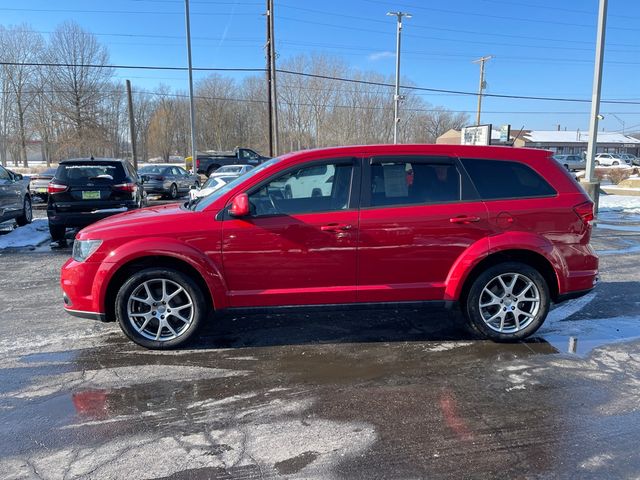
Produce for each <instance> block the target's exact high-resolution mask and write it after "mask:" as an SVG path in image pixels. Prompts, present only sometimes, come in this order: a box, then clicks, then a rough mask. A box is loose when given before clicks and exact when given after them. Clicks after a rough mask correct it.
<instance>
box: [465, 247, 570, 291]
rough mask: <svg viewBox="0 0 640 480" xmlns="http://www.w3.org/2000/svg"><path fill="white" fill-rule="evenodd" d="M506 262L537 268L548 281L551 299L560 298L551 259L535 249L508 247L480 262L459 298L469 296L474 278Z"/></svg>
mask: <svg viewBox="0 0 640 480" xmlns="http://www.w3.org/2000/svg"><path fill="white" fill-rule="evenodd" d="M504 262H521V263H524V264H526V265H529V266H530V267H532V268H535V269H536V270H537V271H538V272H540V274H541V275H542V277H543V278H544V280H545V281H546V282H547V286H548V287H549V293H550V294H551V300H552V301H555V300H556V299H557V298H558V295H559V288H560V287H559V280H558V275H557V273H556V271H555V269H554V268H553V265H552V264H551V262H550V261H549V259H547V258H546V257H545V256H544V255H542V254H541V253H538V252H534V251H533V250H526V249H508V250H500V251H498V252H495V253H492V254H490V255H488V256H487V257H485V258H483V259H482V260H481V261H480V262H478V263H477V264H476V265H475V266H474V267H473V268H472V269H471V270H470V271H469V273H468V274H467V276H466V278H465V279H464V281H463V283H462V287H461V288H460V293H459V295H458V299H459V300H460V301H463V300H464V299H465V298H466V297H467V295H468V293H469V289H470V288H471V285H472V284H473V282H474V280H475V279H476V278H478V276H479V275H480V274H481V273H482V272H483V271H485V270H486V269H488V268H491V267H492V266H494V265H498V264H499V263H504Z"/></svg>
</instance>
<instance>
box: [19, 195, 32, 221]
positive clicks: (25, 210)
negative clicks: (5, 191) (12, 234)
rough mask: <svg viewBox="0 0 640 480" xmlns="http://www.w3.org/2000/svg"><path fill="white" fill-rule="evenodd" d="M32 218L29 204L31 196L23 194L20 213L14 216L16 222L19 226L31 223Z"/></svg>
mask: <svg viewBox="0 0 640 480" xmlns="http://www.w3.org/2000/svg"><path fill="white" fill-rule="evenodd" d="M32 220H33V207H32V205H31V198H29V197H28V196H26V195H25V197H24V204H23V205H22V215H20V216H19V217H18V218H16V223H17V224H18V225H20V226H21V227H22V226H24V225H26V224H28V223H31V221H32Z"/></svg>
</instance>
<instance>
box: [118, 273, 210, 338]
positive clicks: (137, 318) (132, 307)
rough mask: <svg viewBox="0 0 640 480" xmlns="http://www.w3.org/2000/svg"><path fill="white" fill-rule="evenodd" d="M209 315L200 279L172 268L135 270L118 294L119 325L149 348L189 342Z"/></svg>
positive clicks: (130, 336)
mask: <svg viewBox="0 0 640 480" xmlns="http://www.w3.org/2000/svg"><path fill="white" fill-rule="evenodd" d="M206 315H207V307H206V302H205V299H204V295H203V293H202V290H201V289H200V287H199V286H198V285H197V283H196V282H195V281H194V280H192V279H191V278H190V277H189V276H188V275H186V274H184V273H182V272H179V271H177V270H173V269H170V268H148V269H145V270H142V271H140V272H138V273H136V274H134V275H133V276H132V277H131V278H130V279H129V280H127V281H126V282H125V283H124V285H122V287H120V290H119V291H118V294H117V296H116V318H117V320H118V324H119V325H120V328H121V329H122V331H123V332H124V333H125V334H126V335H127V337H129V338H130V339H131V340H133V341H134V342H135V343H137V344H138V345H141V346H143V347H146V348H152V349H167V348H175V347H180V346H183V345H185V344H187V343H188V342H189V341H190V340H191V339H192V338H193V337H194V335H195V334H196V333H197V331H198V329H199V327H200V325H201V324H202V323H203V322H204V319H205V318H206Z"/></svg>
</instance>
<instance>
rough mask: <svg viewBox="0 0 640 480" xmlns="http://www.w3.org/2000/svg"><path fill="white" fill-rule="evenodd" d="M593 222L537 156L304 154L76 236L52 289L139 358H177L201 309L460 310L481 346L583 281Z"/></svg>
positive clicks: (587, 284) (423, 150)
mask: <svg viewBox="0 0 640 480" xmlns="http://www.w3.org/2000/svg"><path fill="white" fill-rule="evenodd" d="M592 219H593V204H592V202H591V201H590V200H589V198H588V196H587V195H586V194H585V193H584V191H583V190H582V189H581V188H580V186H579V185H578V184H577V183H576V181H575V180H574V179H573V178H572V177H571V176H570V175H569V174H568V173H567V172H566V170H565V169H564V168H563V167H562V165H559V164H558V163H557V162H556V161H555V160H553V158H552V156H551V152H548V151H544V150H532V149H525V148H508V147H470V146H459V145H377V146H354V147H341V148H327V149H322V150H310V151H303V152H297V153H292V154H288V155H284V156H281V157H279V158H275V159H273V160H270V161H268V162H266V163H263V164H261V165H260V166H258V167H256V168H255V169H253V170H251V171H250V172H248V173H247V174H245V175H243V176H241V177H239V178H238V179H236V180H235V181H233V182H231V183H229V184H227V185H225V186H224V187H222V188H221V189H219V190H217V191H216V192H214V193H212V194H211V195H209V196H206V197H203V198H201V199H199V200H196V201H192V202H191V203H187V204H184V205H179V204H173V205H166V206H162V207H150V208H145V209H142V210H137V211H132V212H128V213H123V214H121V215H117V216H114V217H111V218H109V219H106V220H102V221H100V222H98V223H96V224H94V225H91V226H90V227H87V228H85V229H84V230H82V231H81V232H80V233H78V235H77V237H76V241H75V243H74V246H73V258H72V259H70V260H69V261H68V262H67V263H66V264H65V265H64V266H63V267H62V278H61V284H62V289H63V291H64V302H65V307H66V309H67V311H68V312H69V313H70V314H72V315H77V316H81V317H88V318H94V319H100V320H107V321H109V320H117V321H118V323H119V324H120V326H121V328H122V330H123V331H124V333H125V334H126V335H127V336H128V337H129V338H130V339H131V340H133V341H134V342H136V343H138V344H140V345H143V346H145V347H149V348H170V347H176V346H178V345H183V344H184V343H185V342H187V341H188V340H189V339H191V338H193V337H194V335H195V334H196V332H197V331H198V329H199V327H200V326H201V325H202V324H203V323H204V322H205V321H206V320H207V319H208V318H210V315H209V314H210V313H211V312H212V311H214V310H215V311H217V312H219V311H223V310H227V311H229V310H236V311H238V310H241V309H243V310H245V311H246V309H256V308H257V307H259V308H260V309H261V310H262V309H264V308H265V307H282V306H299V307H303V306H310V305H316V306H317V305H328V304H331V305H336V304H339V305H344V306H363V305H371V304H372V303H386V302H441V303H443V304H450V303H458V304H459V305H460V307H461V309H462V311H463V312H464V315H465V316H466V318H467V319H468V321H469V323H470V324H471V326H472V327H473V328H474V329H475V330H476V331H477V332H478V333H479V334H480V335H481V336H483V337H485V338H489V339H492V340H496V341H514V340H519V339H522V338H524V337H526V336H528V335H531V334H532V333H533V332H535V331H536V330H537V329H538V328H539V327H540V325H541V324H542V322H543V321H544V319H545V317H546V315H547V312H548V310H549V304H550V302H559V301H561V300H563V299H566V298H568V297H576V296H579V295H581V294H584V293H586V292H588V291H589V290H591V289H592V288H593V287H594V285H595V284H596V280H597V276H598V258H597V256H596V255H595V253H594V251H593V250H592V248H591V246H590V245H589V239H590V235H591V225H590V221H591V220H592Z"/></svg>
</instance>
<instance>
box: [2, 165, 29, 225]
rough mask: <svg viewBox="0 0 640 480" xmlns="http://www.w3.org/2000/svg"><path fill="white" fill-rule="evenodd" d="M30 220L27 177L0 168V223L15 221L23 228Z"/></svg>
mask: <svg viewBox="0 0 640 480" xmlns="http://www.w3.org/2000/svg"><path fill="white" fill-rule="evenodd" d="M32 218H33V211H32V208H31V194H30V193H29V177H25V176H22V175H21V174H19V173H14V172H12V171H11V170H7V169H6V168H4V167H2V166H0V222H6V221H7V220H12V219H15V221H16V223H17V224H18V225H20V226H23V225H26V224H27V223H31V220H32Z"/></svg>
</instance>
